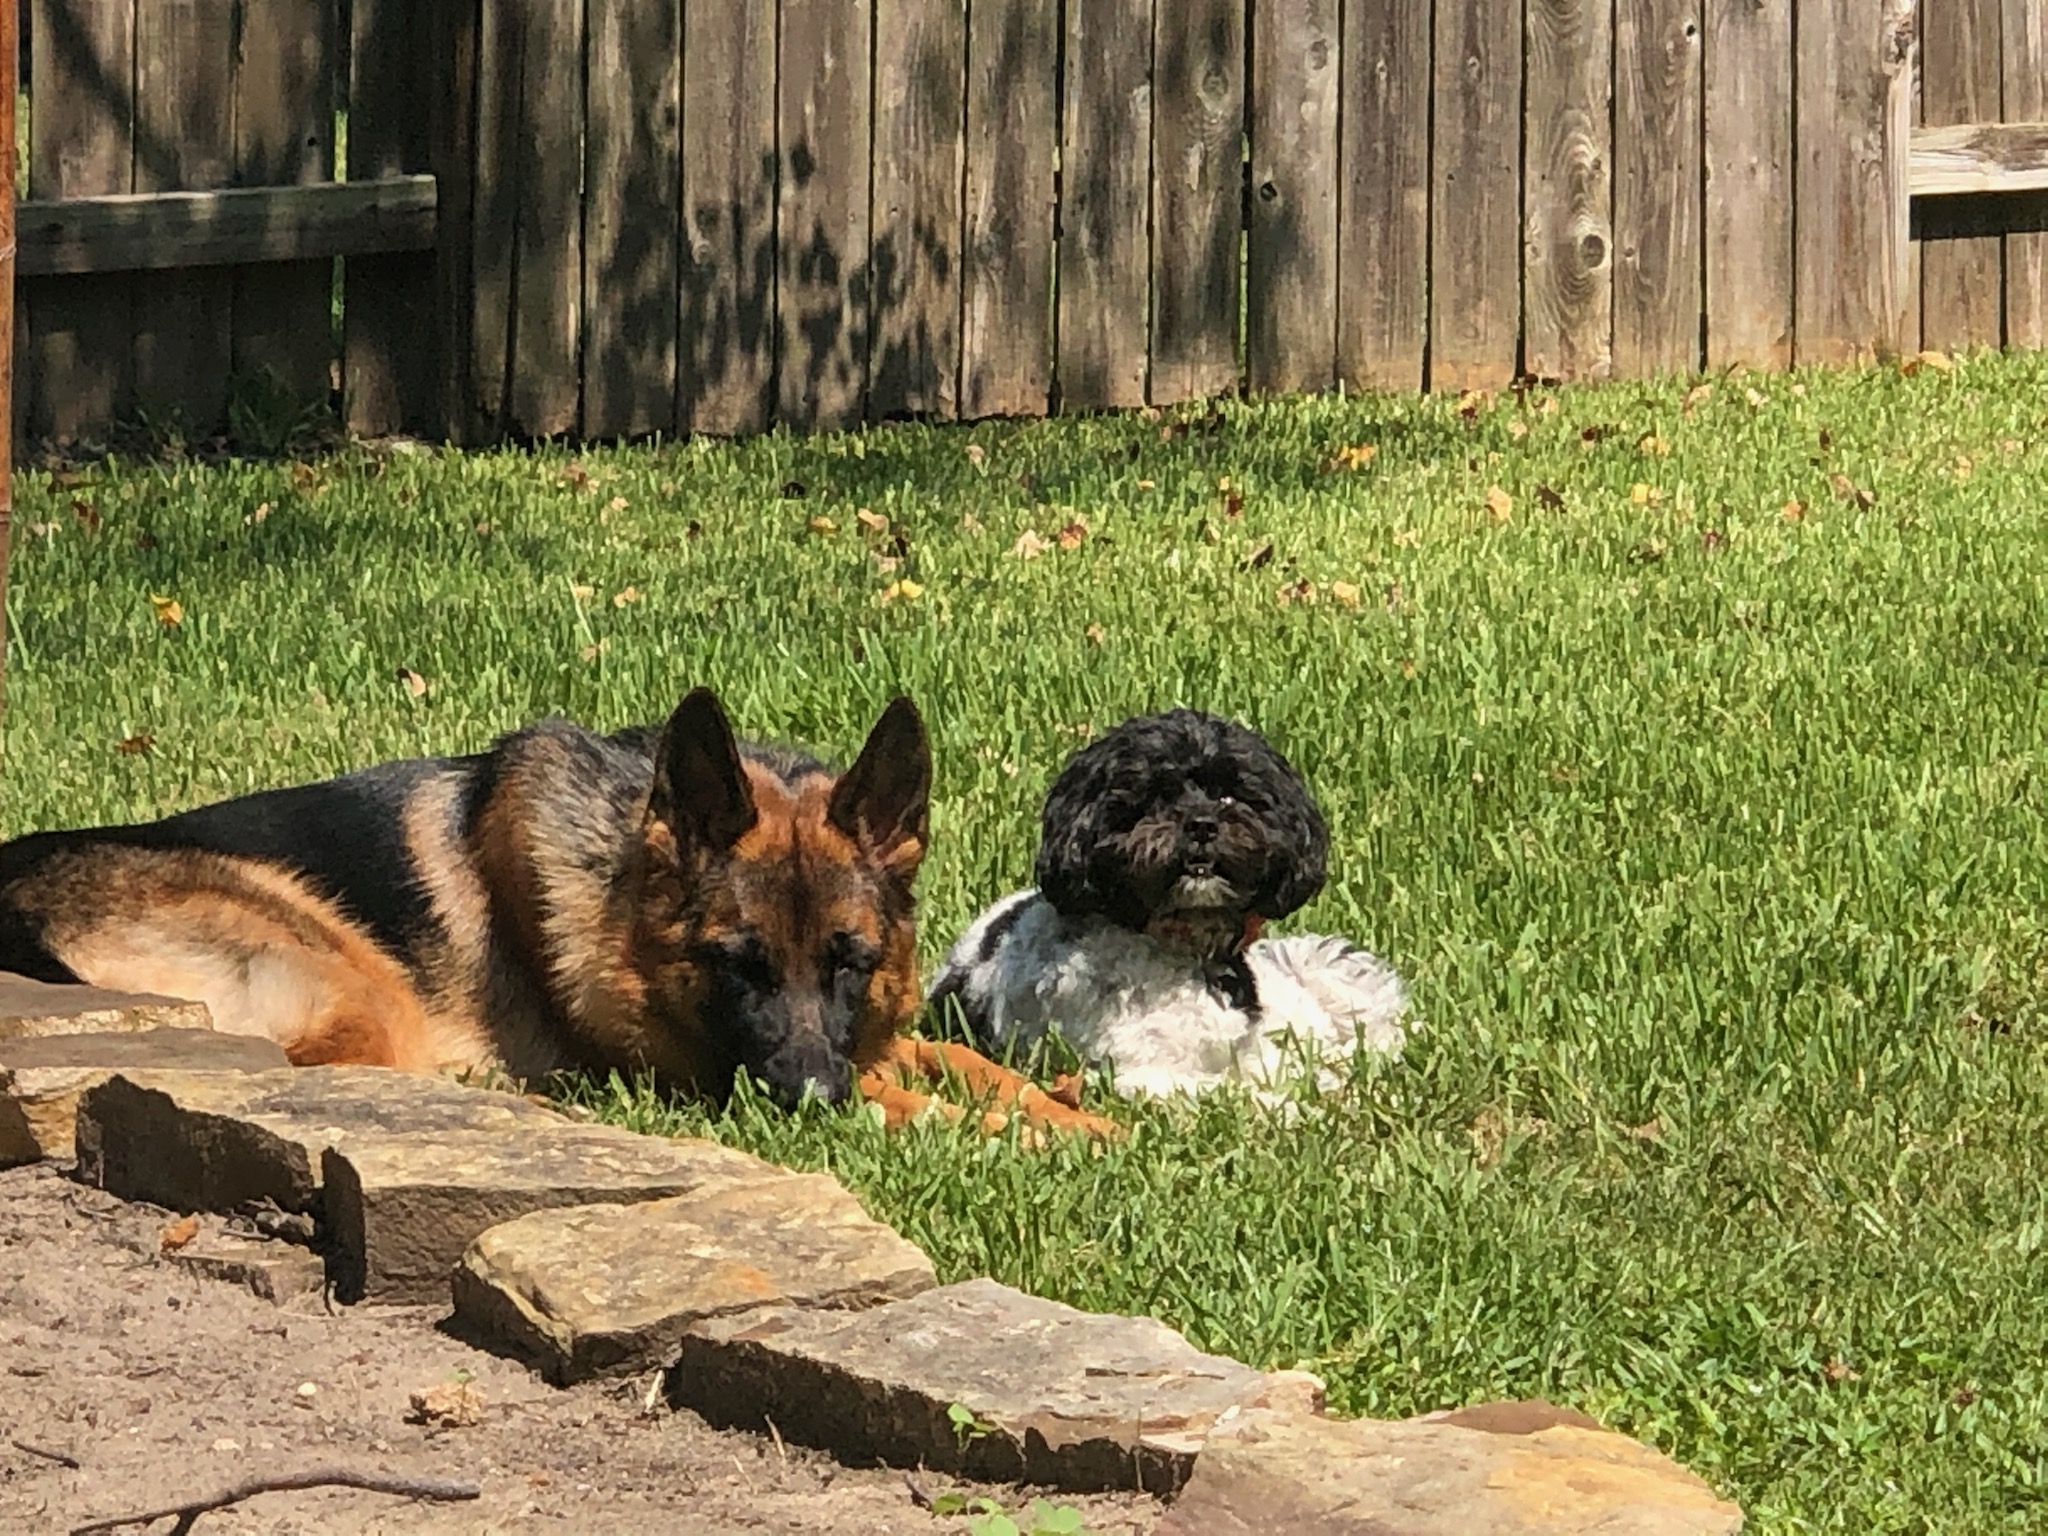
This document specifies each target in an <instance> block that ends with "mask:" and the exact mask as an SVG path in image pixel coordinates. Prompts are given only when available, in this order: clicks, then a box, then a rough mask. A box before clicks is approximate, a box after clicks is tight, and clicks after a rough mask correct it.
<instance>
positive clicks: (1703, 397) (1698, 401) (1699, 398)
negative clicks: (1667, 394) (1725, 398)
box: [1678, 384, 1714, 416]
mask: <svg viewBox="0 0 2048 1536" xmlns="http://www.w3.org/2000/svg"><path fill="white" fill-rule="evenodd" d="M1713 396H1714V386H1713V385H1711V384H1695V385H1693V387H1692V388H1691V389H1688V390H1687V391H1686V392H1685V399H1684V400H1683V401H1681V402H1680V404H1679V407H1678V409H1679V411H1680V412H1681V413H1682V414H1684V415H1687V416H1690V415H1691V414H1692V413H1693V412H1694V411H1695V410H1697V409H1698V408H1699V407H1700V406H1701V405H1703V404H1704V403H1705V402H1707V401H1708V400H1711V399H1712V398H1713Z"/></svg>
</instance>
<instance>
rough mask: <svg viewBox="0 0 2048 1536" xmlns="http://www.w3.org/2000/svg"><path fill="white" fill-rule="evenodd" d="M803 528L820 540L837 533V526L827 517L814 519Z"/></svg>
mask: <svg viewBox="0 0 2048 1536" xmlns="http://www.w3.org/2000/svg"><path fill="white" fill-rule="evenodd" d="M805 526H806V527H808V528H809V529H810V530H811V532H813V533H815V534H817V535H818V536H819V537H821V538H829V537H830V536H831V535H833V534H835V533H837V532H838V531H839V525H838V524H837V523H835V522H833V521H832V519H831V518H829V517H814V518H812V519H811V520H810V522H809V523H807V524H805Z"/></svg>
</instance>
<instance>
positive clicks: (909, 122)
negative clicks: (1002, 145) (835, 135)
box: [868, 0, 967, 420]
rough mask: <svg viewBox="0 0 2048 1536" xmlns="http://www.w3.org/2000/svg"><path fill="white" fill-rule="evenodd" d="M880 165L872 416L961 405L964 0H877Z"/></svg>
mask: <svg viewBox="0 0 2048 1536" xmlns="http://www.w3.org/2000/svg"><path fill="white" fill-rule="evenodd" d="M874 3H875V168H874V178H875V179H874V210H873V215H872V219H873V227H872V229H871V231H870V233H869V237H868V293H869V312H870V319H869V326H870V335H869V344H868V347H869V351H868V415H869V416H870V417H872V418H874V419H876V420H883V419H887V418H889V417H895V416H935V417H939V418H941V419H945V418H950V417H952V416H955V415H957V414H958V413H959V407H960V229H961V226H960V174H961V157H962V155H963V153H964V149H965V146H964V138H963V135H964V132H965V124H966V110H967V97H966V87H967V12H966V8H965V6H964V4H963V3H962V0H874Z"/></svg>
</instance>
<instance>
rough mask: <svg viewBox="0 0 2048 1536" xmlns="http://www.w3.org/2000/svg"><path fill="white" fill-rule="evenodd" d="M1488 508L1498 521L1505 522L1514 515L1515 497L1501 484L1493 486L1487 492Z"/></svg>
mask: <svg viewBox="0 0 2048 1536" xmlns="http://www.w3.org/2000/svg"><path fill="white" fill-rule="evenodd" d="M1486 510H1487V511H1488V512H1490V513H1492V514H1493V520H1494V521H1495V522H1496V523H1504V522H1506V521H1507V520H1508V519H1509V518H1510V517H1512V516H1513V515H1514V511H1515V498H1514V497H1512V496H1510V495H1509V494H1508V493H1507V492H1506V491H1505V490H1503V489H1502V488H1501V487H1500V486H1497V485H1496V486H1493V487H1492V488H1490V489H1489V490H1488V491H1487V493H1486Z"/></svg>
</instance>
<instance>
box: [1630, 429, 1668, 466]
mask: <svg viewBox="0 0 2048 1536" xmlns="http://www.w3.org/2000/svg"><path fill="white" fill-rule="evenodd" d="M1636 451H1637V452H1638V453H1647V454H1649V455H1650V456H1651V457H1652V458H1658V459H1665V458H1669V457H1670V456H1671V445H1670V444H1669V443H1667V442H1665V441H1664V439H1663V438H1661V437H1659V436H1658V435H1657V434H1656V433H1654V432H1645V433H1644V434H1643V435H1642V436H1641V437H1639V438H1637V439H1636Z"/></svg>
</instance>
